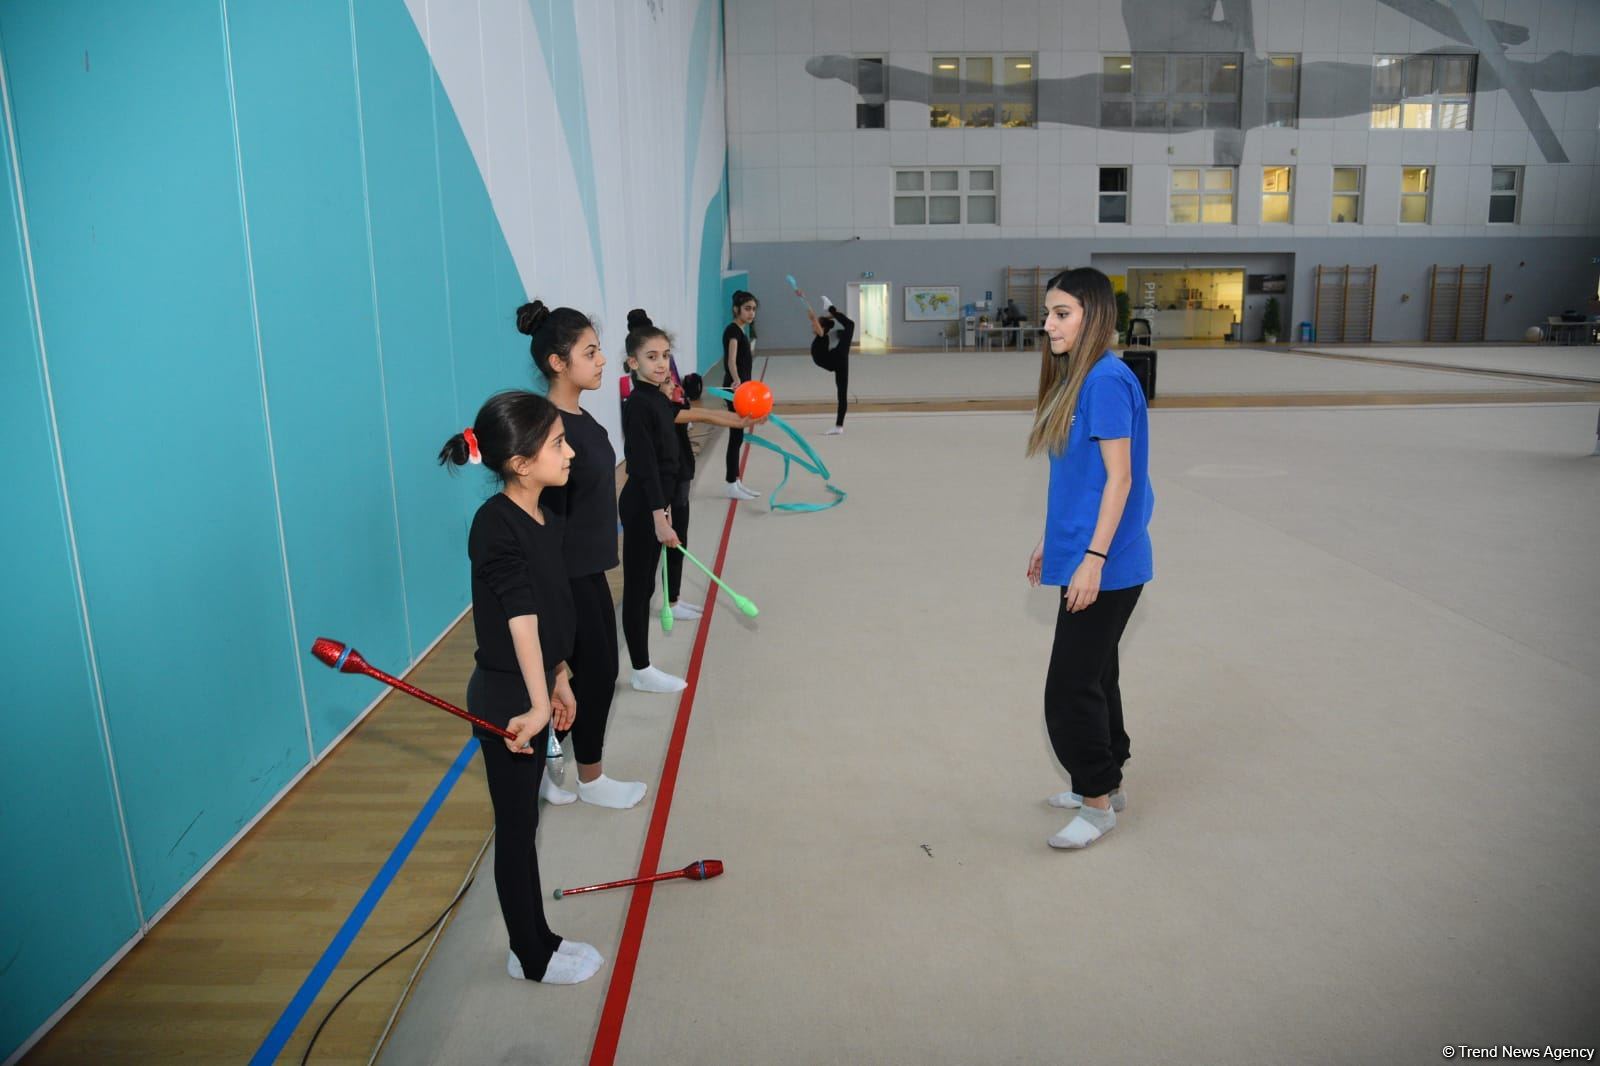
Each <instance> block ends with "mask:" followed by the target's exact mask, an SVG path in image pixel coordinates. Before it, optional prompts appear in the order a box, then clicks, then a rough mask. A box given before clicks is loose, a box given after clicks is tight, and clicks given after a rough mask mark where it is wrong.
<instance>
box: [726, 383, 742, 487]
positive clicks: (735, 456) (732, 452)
mask: <svg viewBox="0 0 1600 1066" xmlns="http://www.w3.org/2000/svg"><path fill="white" fill-rule="evenodd" d="M728 410H730V411H732V410H733V404H732V403H730V404H728ZM742 447H744V430H742V429H738V428H730V429H729V430H728V461H727V470H726V471H725V473H726V474H727V478H726V480H727V482H728V484H730V485H731V484H733V483H734V482H735V481H738V480H739V449H740V448H742Z"/></svg>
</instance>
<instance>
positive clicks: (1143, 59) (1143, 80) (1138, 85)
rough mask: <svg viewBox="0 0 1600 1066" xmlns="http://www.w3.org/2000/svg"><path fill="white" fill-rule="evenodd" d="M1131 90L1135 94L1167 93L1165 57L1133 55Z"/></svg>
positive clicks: (1159, 94)
mask: <svg viewBox="0 0 1600 1066" xmlns="http://www.w3.org/2000/svg"><path fill="white" fill-rule="evenodd" d="M1133 92H1134V95H1136V96H1165V95H1166V93H1167V57H1166V56H1163V55H1156V56H1134V57H1133Z"/></svg>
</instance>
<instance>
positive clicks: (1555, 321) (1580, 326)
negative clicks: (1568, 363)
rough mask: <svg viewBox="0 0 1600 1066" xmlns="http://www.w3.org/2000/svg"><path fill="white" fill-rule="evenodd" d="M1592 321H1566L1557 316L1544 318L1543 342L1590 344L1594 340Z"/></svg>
mask: <svg viewBox="0 0 1600 1066" xmlns="http://www.w3.org/2000/svg"><path fill="white" fill-rule="evenodd" d="M1594 329H1595V324H1594V323H1593V322H1588V321H1584V322H1566V321H1563V320H1562V319H1559V318H1547V319H1545V326H1544V342H1545V343H1546V344H1592V343H1593V342H1594Z"/></svg>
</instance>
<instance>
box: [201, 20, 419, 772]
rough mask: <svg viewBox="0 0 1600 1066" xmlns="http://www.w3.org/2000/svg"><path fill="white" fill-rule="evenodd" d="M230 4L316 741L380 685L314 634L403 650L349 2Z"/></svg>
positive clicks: (397, 665) (383, 658)
mask: <svg viewBox="0 0 1600 1066" xmlns="http://www.w3.org/2000/svg"><path fill="white" fill-rule="evenodd" d="M227 7H228V23H229V31H230V32H229V37H230V41H231V47H232V55H233V78H234V94H235V99H236V101H237V121H238V127H239V152H240V157H241V158H242V159H243V161H244V187H245V204H246V208H247V211H248V216H249V222H250V252H251V262H252V263H253V265H254V270H255V289H256V304H257V307H258V314H259V315H260V323H261V351H262V359H263V362H264V365H265V367H266V378H267V398H268V401H269V410H270V412H271V418H272V439H273V453H274V455H275V456H276V466H277V473H278V491H279V494H280V499H281V503H282V508H283V530H284V538H285V542H286V543H287V545H288V554H289V580H290V588H291V590H292V592H293V596H294V619H295V628H296V631H297V632H298V634H299V638H300V639H299V645H300V648H301V651H302V658H301V665H302V669H303V670H304V671H305V689H306V698H307V700H308V702H309V705H310V708H311V730H312V737H313V739H314V741H315V744H316V747H317V750H318V751H322V750H324V749H325V748H326V747H327V746H328V745H329V744H331V743H332V742H333V741H334V739H336V738H337V737H338V735H339V733H340V732H341V731H343V730H344V728H345V727H346V726H348V725H349V724H350V723H351V722H352V721H353V720H354V719H355V718H356V716H357V715H358V714H360V712H361V711H362V709H363V708H364V707H366V706H368V705H370V704H371V703H372V701H373V700H374V699H375V698H376V697H377V696H378V695H379V694H380V693H381V691H382V687H381V686H380V685H379V684H378V683H377V682H375V681H371V680H368V679H365V678H353V677H344V676H341V675H339V674H336V673H334V672H333V671H331V670H328V669H326V668H324V667H323V666H322V665H321V664H319V663H317V662H315V660H312V659H309V658H306V657H305V656H304V654H303V652H304V649H305V648H307V647H309V646H310V644H311V641H312V639H313V638H314V637H317V636H329V637H334V638H336V639H338V640H343V641H345V642H347V643H350V644H353V645H355V646H356V647H358V648H360V649H361V651H362V652H363V653H364V654H365V655H366V656H367V658H368V660H369V661H371V662H372V663H374V664H377V665H380V666H382V667H384V668H385V669H388V670H390V671H393V672H399V671H402V670H404V669H405V668H406V666H407V665H408V664H409V663H410V662H411V648H410V637H409V634H408V633H407V628H406V618H405V611H406V605H405V596H404V591H403V587H402V577H401V570H400V545H399V540H398V533H397V530H396V516H395V504H394V492H393V489H392V487H391V479H390V469H389V449H388V440H387V424H386V422H385V417H384V401H385V395H384V377H383V366H382V363H381V361H380V354H379V349H378V335H377V322H376V317H375V314H374V311H373V299H372V271H371V269H370V261H369V255H368V245H367V226H366V215H365V210H366V208H365V191H364V189H363V187H362V160H361V121H360V115H359V113H358V110H357V107H356V82H355V65H354V59H353V56H352V49H351V39H350V14H349V10H348V8H347V7H346V6H345V5H343V4H329V3H326V2H325V0H228V5H227ZM417 117H418V119H426V112H425V111H424V112H422V113H421V114H419V115H418V116H417Z"/></svg>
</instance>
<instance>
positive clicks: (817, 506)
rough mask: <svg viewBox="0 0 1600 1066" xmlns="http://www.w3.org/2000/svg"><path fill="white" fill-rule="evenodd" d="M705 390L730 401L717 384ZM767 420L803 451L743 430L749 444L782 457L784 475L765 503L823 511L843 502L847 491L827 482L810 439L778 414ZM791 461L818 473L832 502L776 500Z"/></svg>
mask: <svg viewBox="0 0 1600 1066" xmlns="http://www.w3.org/2000/svg"><path fill="white" fill-rule="evenodd" d="M705 391H706V392H707V393H708V394H709V395H712V396H717V397H720V398H722V399H724V400H727V401H729V402H732V400H733V393H732V392H731V391H730V390H728V389H718V388H712V387H710V386H707V388H706V390H705ZM767 421H768V422H769V423H770V424H772V425H774V426H777V427H778V428H779V429H781V430H783V431H784V432H785V433H787V434H789V437H790V439H791V440H793V441H794V442H795V443H796V444H798V445H799V446H800V450H801V451H803V452H805V455H804V456H799V455H796V454H794V453H793V452H791V451H789V450H788V449H787V448H783V447H780V446H779V445H776V444H774V443H772V442H771V441H770V440H767V439H766V438H765V437H762V436H759V435H757V434H756V433H755V432H754V431H752V430H745V434H744V439H745V440H747V441H749V442H750V443H751V444H755V445H758V446H759V447H762V448H765V449H767V451H769V452H777V453H778V454H779V455H780V456H782V457H783V478H782V479H781V480H780V481H779V482H778V487H777V488H775V489H773V490H772V494H771V495H770V496H768V497H767V500H768V503H769V505H770V506H771V508H772V510H774V511H826V510H827V509H828V508H830V507H837V506H839V505H840V504H841V503H843V502H844V501H845V496H846V495H847V494H846V493H845V491H844V490H843V489H841V488H835V487H834V486H833V485H831V484H829V483H828V478H830V477H832V476H833V475H832V474H830V473H828V466H827V464H826V463H824V462H823V461H822V456H820V455H818V454H817V452H816V449H815V448H813V447H811V443H810V442H809V441H807V440H806V439H805V438H804V437H802V436H801V435H800V434H799V432H798V431H797V430H796V429H795V428H794V427H793V426H791V425H790V424H789V423H787V422H785V421H784V420H783V419H781V418H779V417H778V416H777V415H771V416H769V417H768V419H767ZM792 463H799V464H800V466H802V467H803V468H805V469H806V470H809V471H810V472H811V473H813V474H815V475H817V476H818V477H820V478H821V479H822V484H823V487H824V488H826V489H827V490H828V491H829V492H831V493H833V495H834V500H833V502H831V503H779V502H778V493H780V492H782V491H783V487H784V485H786V484H788V483H789V467H790V465H791V464H792Z"/></svg>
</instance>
